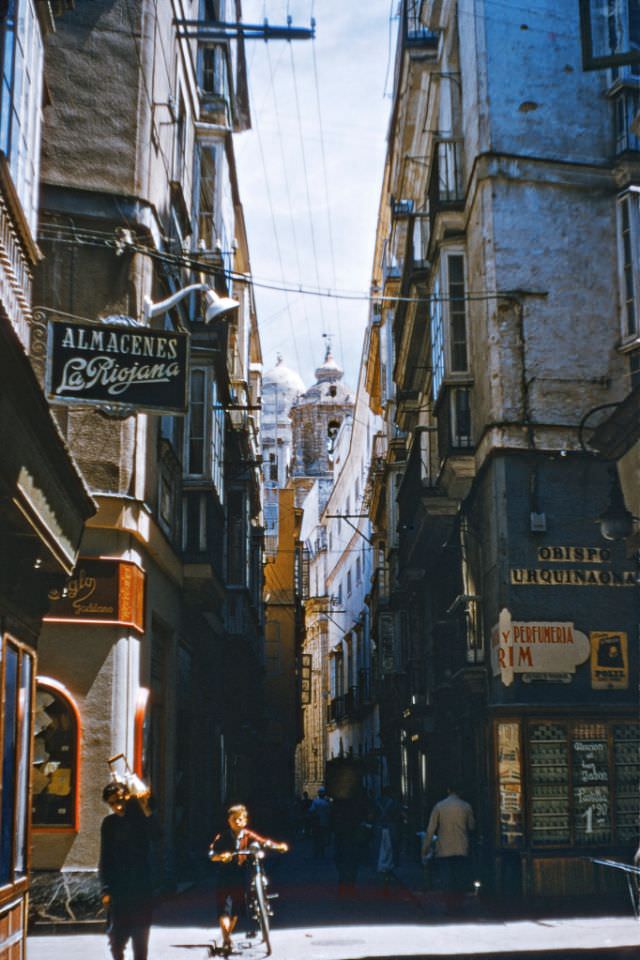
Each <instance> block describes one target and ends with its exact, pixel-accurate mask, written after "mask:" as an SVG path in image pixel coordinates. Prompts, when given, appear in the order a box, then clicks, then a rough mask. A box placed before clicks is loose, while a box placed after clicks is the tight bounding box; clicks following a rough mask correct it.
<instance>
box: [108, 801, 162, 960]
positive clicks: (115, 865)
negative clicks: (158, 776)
mask: <svg viewBox="0 0 640 960" xmlns="http://www.w3.org/2000/svg"><path fill="white" fill-rule="evenodd" d="M102 799H103V800H104V802H105V803H107V804H108V805H109V807H110V808H111V814H110V815H109V816H107V817H105V818H104V820H103V821H102V828H101V831H100V867H99V873H100V882H101V885H102V902H103V904H104V905H105V907H106V908H107V912H108V918H109V922H108V926H107V936H108V937H109V946H110V947H111V955H112V957H113V960H124V952H125V947H126V945H127V941H128V940H129V939H130V940H131V943H132V946H133V957H134V960H147V951H148V947H149V930H150V928H151V894H152V875H151V840H152V830H153V829H154V828H153V826H152V820H151V809H150V808H149V794H148V793H144V794H140V795H138V796H136V797H131V796H130V795H129V793H128V791H127V789H126V787H125V786H124V784H121V783H108V784H107V786H106V787H105V788H104V790H103V792H102Z"/></svg>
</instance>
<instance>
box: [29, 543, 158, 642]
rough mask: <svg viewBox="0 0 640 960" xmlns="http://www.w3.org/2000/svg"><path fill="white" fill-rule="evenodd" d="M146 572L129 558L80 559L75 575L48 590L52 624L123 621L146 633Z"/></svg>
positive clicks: (48, 619)
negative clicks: (61, 585) (60, 585)
mask: <svg viewBox="0 0 640 960" xmlns="http://www.w3.org/2000/svg"><path fill="white" fill-rule="evenodd" d="M144 582H145V575H144V571H143V570H141V569H140V567H138V566H137V564H135V563H131V562H130V561H128V560H104V559H96V558H93V557H84V558H81V559H80V560H79V561H78V563H77V565H76V570H75V572H74V574H73V576H72V577H71V578H70V579H69V580H68V581H67V583H66V585H65V586H64V587H63V588H61V589H59V590H51V591H50V592H49V613H48V614H47V616H46V617H45V618H44V619H45V620H46V621H48V622H49V623H95V624H120V625H122V626H126V627H132V628H133V629H134V630H137V631H138V632H139V633H143V632H144Z"/></svg>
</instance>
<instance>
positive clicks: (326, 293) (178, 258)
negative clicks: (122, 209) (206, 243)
mask: <svg viewBox="0 0 640 960" xmlns="http://www.w3.org/2000/svg"><path fill="white" fill-rule="evenodd" d="M49 230H50V233H49V232H48V231H49ZM64 231H66V232H67V233H69V234H70V236H69V237H62V236H60V233H62V232H64ZM39 238H40V239H41V240H43V241H50V242H55V243H62V244H67V245H73V246H105V247H110V248H111V249H113V250H114V251H115V252H116V253H118V252H120V253H124V252H125V251H126V252H129V253H140V254H143V255H145V256H148V257H151V258H152V259H154V260H159V261H162V262H164V263H165V264H168V265H172V266H175V267H180V268H183V269H189V270H193V271H194V272H196V273H203V274H205V275H207V276H212V277H219V276H220V275H221V274H222V273H224V274H225V276H227V277H228V278H229V279H231V280H233V281H235V282H238V283H247V284H250V285H251V286H253V287H258V288H260V289H264V290H278V291H280V292H283V293H296V294H299V295H301V296H310V297H325V298H329V299H339V300H361V301H363V302H368V303H450V302H455V303H460V302H463V301H465V302H469V301H476V300H478V301H482V300H518V299H521V298H522V297H524V296H531V297H546V296H547V293H546V292H545V291H540V290H495V291H487V290H483V291H477V292H469V293H466V294H465V295H464V296H463V297H447V296H437V297H436V296H433V295H432V294H429V295H428V296H426V297H402V296H399V295H390V294H382V293H379V294H378V293H373V294H372V293H366V292H362V291H358V290H335V289H331V288H330V287H314V286H312V285H310V284H303V283H298V284H294V283H292V284H286V283H284V282H283V283H279V282H278V281H275V280H274V281H270V280H258V279H256V278H255V277H253V276H252V275H251V274H245V273H238V272H236V271H234V270H225V269H224V268H223V267H222V266H219V265H212V264H211V263H210V262H207V261H206V260H202V259H200V258H198V256H197V255H196V254H194V255H193V256H189V255H187V254H169V253H164V252H162V251H157V250H153V249H152V248H151V247H148V246H144V245H142V244H136V243H127V244H126V245H125V246H124V248H123V245H122V243H121V242H119V241H118V240H117V239H114V238H113V236H112V235H110V234H98V233H97V232H96V231H93V232H92V231H85V230H84V229H77V228H75V227H66V226H64V225H57V224H56V225H55V226H51V227H48V226H46V225H45V226H42V227H41V229H40V233H39Z"/></svg>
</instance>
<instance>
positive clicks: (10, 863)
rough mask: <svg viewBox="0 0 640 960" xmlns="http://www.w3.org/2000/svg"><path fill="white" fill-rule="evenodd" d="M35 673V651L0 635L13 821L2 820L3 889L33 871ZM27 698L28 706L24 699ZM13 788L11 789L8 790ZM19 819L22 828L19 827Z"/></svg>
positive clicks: (0, 729)
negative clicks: (11, 680) (10, 684)
mask: <svg viewBox="0 0 640 960" xmlns="http://www.w3.org/2000/svg"><path fill="white" fill-rule="evenodd" d="M9 648H10V649H11V650H13V651H14V652H15V654H16V658H17V660H16V675H15V690H14V711H13V713H12V726H13V742H12V746H11V745H10V744H9V746H10V752H12V753H13V764H12V769H11V771H10V772H9V776H8V778H7V782H6V783H5V774H6V773H7V771H8V765H7V766H5V764H6V761H7V757H6V748H7V745H8V744H7V741H6V737H7V733H8V732H9V735H10V736H11V731H10V730H9V728H8V720H9V715H8V711H7V701H8V698H7V687H6V682H7V681H6V670H7V661H8V657H7V650H8V649H9ZM25 662H29V664H30V667H29V677H28V679H29V683H28V688H26V689H28V698H25V697H24V696H23V697H22V703H21V694H22V693H23V690H24V689H25V688H24V687H23V682H24V670H25V667H24V664H25ZM35 673H36V657H35V652H34V650H33V649H32V648H31V647H29V646H28V645H27V644H25V643H22V642H21V641H20V640H18V639H17V638H16V637H15V636H14V635H13V634H11V633H8V632H7V633H3V634H2V635H0V702H1V703H2V711H1V712H0V749H1V766H0V798H1V799H2V808H0V809H2V811H3V812H4V809H5V806H4V805H5V798H8V802H9V804H10V805H11V808H10V811H9V812H10V820H9V821H5V817H4V816H3V817H0V889H2V888H3V887H15V886H16V885H18V884H25V886H26V884H27V882H28V875H29V869H30V847H31V843H30V838H31V817H30V796H31V759H32V752H33V748H32V742H33V703H34V696H35ZM25 699H28V702H27V703H26V704H25V703H24V700H25ZM7 785H10V787H11V790H10V791H8V790H7ZM19 820H20V821H21V822H20V825H19ZM5 822H8V823H9V830H8V834H7V836H5V835H4V834H3V832H2V824H3V823H5ZM19 839H21V841H22V843H21V849H20V850H19V849H18V840H19ZM7 841H8V846H7V860H6V864H5V863H4V861H3V856H4V846H5V842H7ZM5 867H6V876H5Z"/></svg>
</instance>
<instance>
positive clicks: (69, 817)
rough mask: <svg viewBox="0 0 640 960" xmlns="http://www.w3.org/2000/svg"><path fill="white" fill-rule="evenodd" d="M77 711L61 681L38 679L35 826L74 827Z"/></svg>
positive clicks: (76, 783)
mask: <svg viewBox="0 0 640 960" xmlns="http://www.w3.org/2000/svg"><path fill="white" fill-rule="evenodd" d="M79 733H80V724H79V720H78V711H77V709H76V707H75V704H74V703H73V701H72V700H71V697H70V696H69V694H68V693H67V691H66V690H65V689H64V687H63V686H62V685H61V684H58V683H56V682H55V681H53V680H44V679H38V682H37V684H36V704H35V719H34V738H33V786H32V804H31V818H32V823H33V826H34V827H37V828H43V829H51V828H66V829H69V830H77V828H78V823H77V815H78V800H77V794H78V756H79V742H78V741H79Z"/></svg>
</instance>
